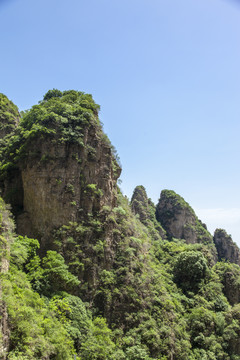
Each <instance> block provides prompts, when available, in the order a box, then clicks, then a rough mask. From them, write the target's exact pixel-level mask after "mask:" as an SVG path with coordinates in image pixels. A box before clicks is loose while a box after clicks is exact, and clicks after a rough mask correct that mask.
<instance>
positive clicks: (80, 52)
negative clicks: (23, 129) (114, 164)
mask: <svg viewBox="0 0 240 360" xmlns="http://www.w3.org/2000/svg"><path fill="white" fill-rule="evenodd" d="M0 34H1V56H0V84H1V87H0V92H3V93H5V94H6V95H7V96H8V97H9V98H10V99H11V100H13V101H14V102H15V103H16V104H17V105H18V107H19V108H20V109H21V110H22V109H27V108H30V107H31V106H32V105H34V104H36V103H37V102H38V101H39V100H41V99H42V97H43V95H44V94H45V93H46V91H47V90H48V89H52V88H59V89H61V90H65V89H77V90H81V91H85V92H87V93H91V94H93V96H94V99H95V101H96V102H97V103H99V104H100V105H101V112H100V118H101V120H102V122H103V123H104V129H105V132H106V133H107V134H108V136H109V138H110V140H111V141H112V143H113V144H114V146H115V147H116V148H117V150H118V153H119V156H120V159H121V163H122V166H123V172H122V176H121V179H122V185H121V188H122V190H123V192H124V193H125V194H127V195H128V197H131V194H132V191H133V189H134V187H135V186H136V185H140V184H141V185H144V186H145V187H146V190H147V192H148V195H149V196H150V197H151V198H152V200H153V201H154V202H155V203H156V202H157V201H158V198H159V195H160V191H161V190H162V189H165V188H167V189H173V190H175V191H176V192H177V193H179V194H180V195H181V196H183V197H184V198H185V199H186V201H188V202H189V203H190V204H191V206H192V207H193V208H194V209H195V211H196V212H197V214H198V215H199V217H200V218H201V219H202V220H203V221H205V222H206V223H207V225H208V227H209V229H210V230H211V231H213V230H214V228H216V227H221V228H225V229H226V230H227V231H228V232H229V233H230V234H232V236H233V240H234V241H236V242H238V244H239V245H240V185H239V177H240V167H239V155H240V142H239V133H240V122H239V119H240V102H239V98H240V71H239V69H240V66H239V64H240V46H239V45H240V40H239V39H240V5H239V2H238V1H234V0H232V1H231V0H228V1H227V0H201V1H200V0H181V1H169V0H121V1H117V0H84V1H83V0H68V1H63V0H34V1H32V0H21V1H20V0H5V1H3V0H0Z"/></svg>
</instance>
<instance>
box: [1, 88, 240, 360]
mask: <svg viewBox="0 0 240 360" xmlns="http://www.w3.org/2000/svg"><path fill="white" fill-rule="evenodd" d="M99 109H100V107H99V105H97V104H96V103H95V102H94V100H93V98H92V96H91V95H89V94H85V93H83V92H80V91H74V90H68V91H63V92H61V91H60V90H56V89H53V90H49V91H48V92H47V93H46V94H45V96H44V97H43V100H41V101H40V102H39V103H38V104H37V105H35V106H33V107H32V108H31V109H30V110H26V111H23V112H21V113H20V112H19V110H18V108H17V106H16V105H15V104H13V103H12V102H11V101H10V100H9V99H8V98H7V96H5V95H3V94H0V195H1V197H0V269H1V272H0V276H1V282H0V295H1V299H0V312H1V314H0V316H1V318H0V358H1V359H4V360H5V359H9V360H34V359H42V360H50V359H57V360H70V359H74V358H75V359H78V360H80V359H81V360H107V359H109V360H110V359H112V360H114V359H115V360H239V359H240V251H239V249H238V247H237V245H236V244H235V243H234V242H233V241H232V239H231V236H230V235H228V234H227V233H226V231H225V230H224V229H216V231H215V233H214V236H212V235H211V234H210V233H209V231H208V230H207V227H206V225H205V224H203V223H202V222H201V220H200V219H198V218H197V216H196V214H195V212H194V210H193V209H192V208H191V206H190V205H189V204H188V203H187V202H186V201H185V200H184V199H183V198H182V197H181V196H180V195H178V194H176V193H175V192H174V191H172V190H166V189H159V192H161V194H160V198H159V202H158V204H157V205H155V204H154V203H153V202H152V201H151V199H149V198H148V196H147V192H146V189H145V188H144V187H143V186H141V185H139V186H136V188H135V190H134V193H133V195H132V198H131V199H128V198H127V197H126V196H123V194H122V193H121V190H120V188H119V186H118V183H117V181H118V178H119V176H120V174H121V165H120V162H119V158H118V155H117V152H116V150H115V148H114V147H113V146H112V144H111V142H110V140H109V139H108V137H107V135H106V134H105V133H104V132H103V129H102V124H101V122H100V121H99V117H98V112H99ZM136 180H137V181H140V182H141V179H136Z"/></svg>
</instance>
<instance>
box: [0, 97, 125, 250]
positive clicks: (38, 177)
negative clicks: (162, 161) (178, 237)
mask: <svg viewBox="0 0 240 360" xmlns="http://www.w3.org/2000/svg"><path fill="white" fill-rule="evenodd" d="M97 110H98V106H97V105H96V104H95V103H94V101H93V100H92V98H91V96H90V95H87V94H84V93H80V92H77V91H66V92H64V93H62V94H61V93H60V95H59V94H58V95H57V96H55V93H54V91H50V92H49V93H48V96H45V100H44V101H43V102H42V103H40V104H39V105H36V106H34V107H33V108H32V109H31V110H30V111H29V112H28V113H27V114H26V115H25V116H24V118H23V120H22V121H21V124H20V126H19V127H18V128H17V130H16V132H15V134H16V135H17V136H16V138H17V139H18V138H20V141H19V140H16V142H15V143H11V142H10V143H9V144H8V145H7V146H6V149H5V155H4V161H5V162H4V161H3V163H2V169H4V170H3V171H2V190H3V197H4V199H6V201H8V202H9V203H10V204H11V205H12V208H13V212H14V214H15V216H16V223H17V230H18V233H20V234H22V235H28V236H30V237H37V238H38V239H40V241H41V245H42V247H45V245H46V242H47V241H49V238H50V237H51V236H50V235H51V233H52V231H53V230H54V229H57V228H59V227H61V226H62V225H64V224H67V223H69V222H77V221H81V220H84V219H85V218H86V217H87V216H89V215H91V216H96V215H97V214H98V213H99V211H100V209H101V208H102V207H103V206H108V207H110V208H112V207H114V206H115V204H116V192H117V186H116V181H117V178H118V177H119V175H120V172H121V169H120V167H119V165H118V163H117V161H116V159H115V156H114V154H113V150H112V146H111V144H110V142H109V140H108V138H107V137H106V135H105V134H104V133H103V131H102V128H101V125H100V122H99V120H98V116H97ZM20 144H21V145H20ZM12 149H14V151H13V150H12ZM6 159H7V160H6ZM5 170H6V171H5ZM4 171H5V172H4ZM49 247H51V246H50V244H48V248H49Z"/></svg>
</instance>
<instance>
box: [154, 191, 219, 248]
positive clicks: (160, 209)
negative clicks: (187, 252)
mask: <svg viewBox="0 0 240 360" xmlns="http://www.w3.org/2000/svg"><path fill="white" fill-rule="evenodd" d="M156 217H157V220H158V221H159V222H160V223H161V225H162V226H163V228H164V229H165V230H166V232H167V235H168V237H169V238H173V237H174V238H177V239H184V240H186V242H187V243H192V244H194V243H205V244H212V242H213V241H212V236H211V234H210V233H209V232H208V231H207V229H206V226H205V225H204V224H202V223H201V221H200V220H199V219H198V218H197V216H196V214H195V213H194V211H193V209H192V208H191V207H190V205H189V204H188V203H187V202H186V201H185V200H184V199H183V198H182V197H181V196H179V195H178V194H176V193H175V192H174V191H171V190H163V191H162V192H161V196H160V200H159V202H158V205H157V208H156Z"/></svg>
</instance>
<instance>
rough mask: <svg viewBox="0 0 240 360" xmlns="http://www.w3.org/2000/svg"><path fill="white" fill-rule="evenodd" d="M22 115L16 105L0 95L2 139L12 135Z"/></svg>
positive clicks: (0, 129) (0, 133) (0, 131)
mask: <svg viewBox="0 0 240 360" xmlns="http://www.w3.org/2000/svg"><path fill="white" fill-rule="evenodd" d="M19 118H20V114H19V112H18V108H17V106H16V105H14V104H13V102H12V101H10V100H9V99H8V98H7V96H5V95H3V94H1V93H0V139H1V138H3V137H4V136H6V135H7V134H9V133H11V132H12V131H13V130H14V128H15V127H16V126H17V125H18V123H19Z"/></svg>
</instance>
